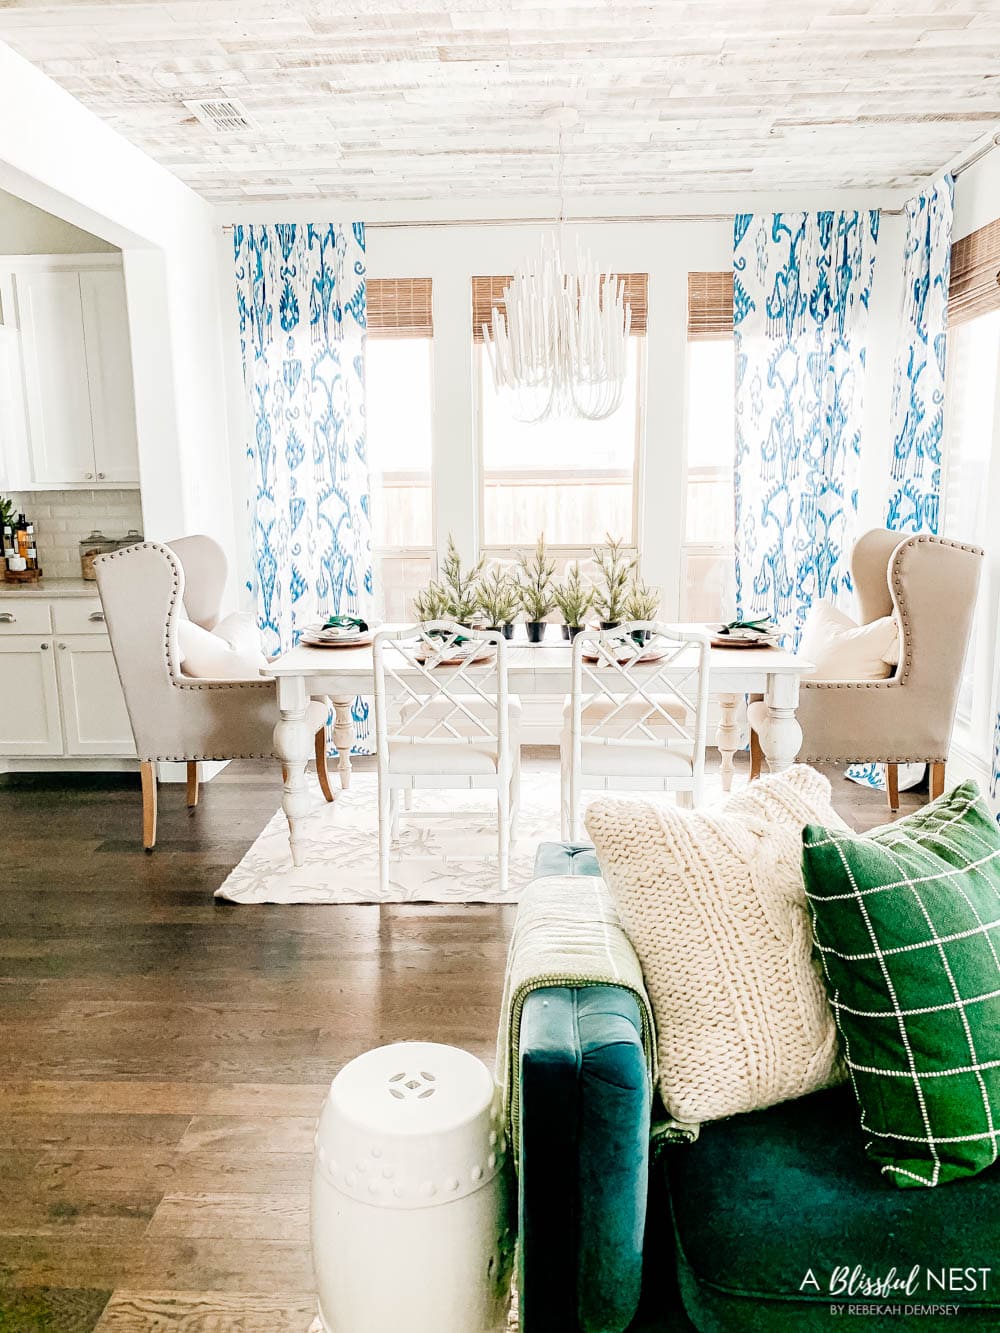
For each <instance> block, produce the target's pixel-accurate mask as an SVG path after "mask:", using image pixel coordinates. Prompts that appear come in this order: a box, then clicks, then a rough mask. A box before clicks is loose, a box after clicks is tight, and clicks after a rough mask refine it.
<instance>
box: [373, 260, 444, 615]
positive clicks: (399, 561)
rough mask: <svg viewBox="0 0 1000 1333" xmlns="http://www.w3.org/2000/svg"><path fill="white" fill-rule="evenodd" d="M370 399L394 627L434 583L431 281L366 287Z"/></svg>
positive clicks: (382, 555)
mask: <svg viewBox="0 0 1000 1333" xmlns="http://www.w3.org/2000/svg"><path fill="white" fill-rule="evenodd" d="M367 300H368V314H367V319H368V337H367V340H366V347H365V396H366V412H367V435H368V460H369V468H370V472H371V490H372V526H373V530H374V541H375V556H376V567H377V573H378V577H379V580H380V583H381V590H382V598H383V602H384V608H383V610H384V615H385V617H386V619H387V620H407V619H409V617H410V599H411V597H412V596H413V594H414V592H416V591H417V590H418V589H419V588H421V587H423V586H424V585H425V584H426V583H427V582H428V580H429V579H431V578H433V576H434V571H435V560H434V517H433V502H432V490H431V459H432V450H433V442H432V405H431V336H432V333H433V325H432V322H431V282H430V279H429V278H415V279H392V278H372V279H369V281H368V284H367Z"/></svg>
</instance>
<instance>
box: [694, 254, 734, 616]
mask: <svg viewBox="0 0 1000 1333" xmlns="http://www.w3.org/2000/svg"><path fill="white" fill-rule="evenodd" d="M733 358H734V347H733V279H732V274H731V273H690V274H688V373H687V429H686V439H685V457H686V460H687V494H686V497H685V522H684V546H683V552H682V560H681V618H682V619H683V620H694V621H714V620H728V619H730V618H731V617H732V615H733V614H734V612H735V609H736V608H735V599H736V589H735V569H734V560H735V549H734V531H733V515H734V501H733V458H734V455H735V438H734V422H735V419H736V417H735V367H734V360H733Z"/></svg>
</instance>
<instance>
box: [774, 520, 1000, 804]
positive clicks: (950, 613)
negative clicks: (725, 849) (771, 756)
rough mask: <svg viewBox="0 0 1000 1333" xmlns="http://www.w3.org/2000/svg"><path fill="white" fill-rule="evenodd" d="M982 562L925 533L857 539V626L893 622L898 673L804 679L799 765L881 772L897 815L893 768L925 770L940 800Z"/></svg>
mask: <svg viewBox="0 0 1000 1333" xmlns="http://www.w3.org/2000/svg"><path fill="white" fill-rule="evenodd" d="M982 560H983V551H982V549H981V547H978V546H970V545H967V544H966V543H964V542H956V541H949V540H947V539H946V538H944V537H932V536H930V535H929V534H925V533H919V534H917V535H916V536H910V537H901V535H900V534H899V533H898V532H890V531H888V530H886V529H881V528H877V529H875V530H874V531H872V532H867V533H865V535H864V536H863V537H860V538H859V539H858V541H857V543H856V544H855V547H854V550H853V551H852V553H851V575H852V577H853V579H854V587H855V590H856V592H857V599H858V608H859V613H860V620H861V623H862V624H864V625H867V624H870V623H871V621H873V620H877V619H879V618H880V617H881V616H890V615H895V616H896V617H897V619H898V622H899V625H900V629H901V635H900V653H899V666H898V667H897V668H896V672H895V674H894V675H893V676H890V677H888V678H886V679H885V680H856V681H855V680H848V681H839V680H838V681H820V680H816V681H811V680H809V679H808V678H806V679H805V680H803V682H802V686H801V692H800V695H799V707H798V712H797V714H796V716H797V718H798V721H799V724H800V726H801V727H802V749H801V750H800V751H799V761H800V762H801V763H807V764H819V763H830V764H851V763H854V762H855V761H859V762H862V763H883V764H885V765H886V788H887V791H888V797H889V805H890V807H891V808H892V809H893V810H896V809H898V808H899V789H898V770H897V765H899V764H909V763H926V764H930V766H931V776H930V794H931V799H932V800H933V799H934V797H936V796H939V795H940V794H941V792H942V791H943V790H944V779H945V762H946V760H947V758H948V751H949V749H950V747H951V733H952V728H953V726H954V723H955V708H956V705H957V702H958V691H959V686H960V683H961V677H962V665H963V662H964V660H965V653H966V650H967V648H968V644H969V635H970V632H971V629H972V618H973V615H974V614H975V609H976V593H977V591H978V588H979V575H980V571H981V567H982ZM761 707H762V705H760V704H758V703H752V704H751V705H750V725H751V728H754V730H753V731H752V734H751V776H752V777H756V776H757V774H758V773H759V772H760V763H761V759H760V746H759V744H758V743H757V736H756V729H755V728H756V724H757V723H758V722H759V723H761V724H763V715H762V713H761V712H760V709H761Z"/></svg>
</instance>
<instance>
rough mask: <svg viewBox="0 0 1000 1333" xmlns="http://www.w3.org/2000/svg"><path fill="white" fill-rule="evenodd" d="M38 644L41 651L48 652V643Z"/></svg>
mask: <svg viewBox="0 0 1000 1333" xmlns="http://www.w3.org/2000/svg"><path fill="white" fill-rule="evenodd" d="M39 646H40V648H41V650H42V652H43V653H46V652H48V650H49V645H48V644H47V643H43V644H40V645H39Z"/></svg>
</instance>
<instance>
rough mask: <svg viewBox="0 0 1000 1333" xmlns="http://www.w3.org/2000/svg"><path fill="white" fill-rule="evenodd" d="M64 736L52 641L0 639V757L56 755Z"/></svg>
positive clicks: (14, 636) (48, 638) (21, 636)
mask: <svg viewBox="0 0 1000 1333" xmlns="http://www.w3.org/2000/svg"><path fill="white" fill-rule="evenodd" d="M62 753H63V733H62V724H61V721H60V713H59V682H58V677H57V673H56V655H55V653H54V652H53V650H52V637H51V635H48V636H46V637H44V638H42V637H41V636H38V635H28V634H9V635H4V636H3V637H2V638H0V754H4V755H23V756H24V757H25V758H29V757H34V756H37V755H60V754H62Z"/></svg>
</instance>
